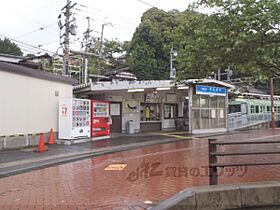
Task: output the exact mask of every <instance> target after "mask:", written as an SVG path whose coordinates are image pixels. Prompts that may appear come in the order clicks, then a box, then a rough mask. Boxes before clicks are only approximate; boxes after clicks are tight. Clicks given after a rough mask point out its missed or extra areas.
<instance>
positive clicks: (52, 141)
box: [48, 129, 55, 144]
mask: <svg viewBox="0 0 280 210" xmlns="http://www.w3.org/2000/svg"><path fill="white" fill-rule="evenodd" d="M48 144H55V142H54V134H53V129H51V132H50V136H49V141H48Z"/></svg>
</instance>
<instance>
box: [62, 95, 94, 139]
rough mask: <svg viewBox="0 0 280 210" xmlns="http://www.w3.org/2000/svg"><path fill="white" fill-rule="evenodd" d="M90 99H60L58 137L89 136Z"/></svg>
mask: <svg viewBox="0 0 280 210" xmlns="http://www.w3.org/2000/svg"><path fill="white" fill-rule="evenodd" d="M90 112H91V104H90V100H86V99H76V98H69V99H61V100H60V102H59V139H75V138H82V137H90V124H91V122H90Z"/></svg>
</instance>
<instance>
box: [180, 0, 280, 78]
mask: <svg viewBox="0 0 280 210" xmlns="http://www.w3.org/2000/svg"><path fill="white" fill-rule="evenodd" d="M196 6H197V7H194V9H197V8H198V6H199V7H200V8H201V7H202V8H211V9H212V10H214V12H212V14H210V15H199V16H196V17H195V18H193V19H192V20H191V21H189V22H187V23H185V24H184V25H183V27H181V28H178V30H177V34H176V41H177V42H178V44H179V45H180V46H181V49H180V52H179V56H180V57H179V58H178V59H179V61H180V62H179V63H180V64H181V68H180V72H179V74H180V75H181V77H185V76H186V71H189V72H190V71H192V70H198V69H199V68H202V70H203V71H204V72H205V73H204V74H205V75H206V74H207V73H210V72H211V71H216V70H217V69H218V68H227V67H228V66H229V67H231V68H233V69H234V70H235V71H239V72H247V73H248V72H249V73H250V74H252V75H254V76H255V77H257V78H258V79H262V80H263V79H265V78H267V77H270V76H273V75H275V74H277V73H278V72H279V70H280V62H279V55H280V42H279V41H280V34H279V29H280V28H279V21H280V3H279V2H278V1H277V0H267V1H256V0H231V1H228V0H201V1H199V2H198V3H197V4H196ZM184 63H186V64H187V66H186V67H184V65H183V64H184ZM205 75H204V76H205ZM201 76H202V75H201Z"/></svg>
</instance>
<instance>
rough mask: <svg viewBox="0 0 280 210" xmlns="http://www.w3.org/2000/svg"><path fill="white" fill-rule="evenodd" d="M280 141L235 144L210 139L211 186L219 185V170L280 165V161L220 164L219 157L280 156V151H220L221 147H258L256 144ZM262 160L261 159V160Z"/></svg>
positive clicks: (236, 142)
mask: <svg viewBox="0 0 280 210" xmlns="http://www.w3.org/2000/svg"><path fill="white" fill-rule="evenodd" d="M276 143H280V141H279V140H278V141H276V140H273V141H268V140H267V141H234V142H219V141H217V139H208V152H209V185H217V184H218V173H217V169H218V168H219V167H220V168H225V167H238V166H246V167H247V166H259V165H280V160H276V161H266V162H252V161H251V162H242V163H236V162H230V163H229V162H227V163H224V162H223V163H219V162H218V157H225V156H249V155H258V156H260V155H271V154H280V150H260V151H255V150H254V151H250V150H248V151H233V152H232V151H231V152H227V151H219V150H218V147H219V146H226V145H227V146H230V145H256V144H262V145H267V144H276ZM259 159H261V158H259Z"/></svg>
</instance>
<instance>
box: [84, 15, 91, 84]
mask: <svg viewBox="0 0 280 210" xmlns="http://www.w3.org/2000/svg"><path fill="white" fill-rule="evenodd" d="M87 21H88V28H87V30H86V32H85V33H84V36H85V37H84V39H85V43H86V44H85V50H84V53H85V54H84V56H83V57H84V68H83V69H84V79H83V80H84V83H85V84H86V83H87V81H88V55H87V53H88V52H89V49H90V46H91V43H90V41H89V38H90V32H91V30H90V18H89V17H87Z"/></svg>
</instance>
